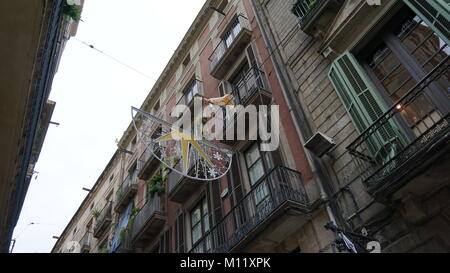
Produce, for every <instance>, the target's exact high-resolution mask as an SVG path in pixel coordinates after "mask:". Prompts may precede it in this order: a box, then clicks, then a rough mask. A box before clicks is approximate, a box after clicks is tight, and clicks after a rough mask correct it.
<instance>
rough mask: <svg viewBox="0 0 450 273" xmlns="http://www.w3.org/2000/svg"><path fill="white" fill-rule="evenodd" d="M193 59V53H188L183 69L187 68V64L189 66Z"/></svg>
mask: <svg viewBox="0 0 450 273" xmlns="http://www.w3.org/2000/svg"><path fill="white" fill-rule="evenodd" d="M190 61H191V54H190V53H188V55H187V56H186V58H184V60H183V69H184V68H186V66H188V64H189V62H190Z"/></svg>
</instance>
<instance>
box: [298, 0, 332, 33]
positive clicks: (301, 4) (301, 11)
mask: <svg viewBox="0 0 450 273" xmlns="http://www.w3.org/2000/svg"><path fill="white" fill-rule="evenodd" d="M324 2H325V0H298V1H297V2H296V3H295V5H294V7H293V8H292V13H294V14H295V16H297V17H298V22H299V24H300V26H302V27H303V26H304V25H305V24H306V22H308V20H309V19H310V18H311V16H312V15H313V14H314V12H315V11H316V10H317V9H318V8H319V6H320V5H322V4H323V3H324Z"/></svg>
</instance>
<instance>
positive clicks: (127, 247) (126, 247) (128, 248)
mask: <svg viewBox="0 0 450 273" xmlns="http://www.w3.org/2000/svg"><path fill="white" fill-rule="evenodd" d="M115 253H133V247H132V245H131V238H130V234H129V232H125V236H124V238H123V241H122V239H121V241H120V244H119V246H118V247H117V249H116V251H115Z"/></svg>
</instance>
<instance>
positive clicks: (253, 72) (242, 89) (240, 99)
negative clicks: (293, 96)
mask: <svg viewBox="0 0 450 273" xmlns="http://www.w3.org/2000/svg"><path fill="white" fill-rule="evenodd" d="M258 90H265V91H269V86H268V84H267V78H266V75H265V74H264V72H263V71H262V70H260V69H258V68H256V67H252V68H251V69H250V70H249V71H248V72H247V73H246V74H245V76H244V77H243V78H242V79H241V80H240V81H239V82H238V83H237V84H236V85H234V86H233V96H234V100H235V104H236V105H239V104H240V105H247V103H248V102H249V100H250V99H251V98H252V97H253V96H254V95H255V94H256V93H257V92H258Z"/></svg>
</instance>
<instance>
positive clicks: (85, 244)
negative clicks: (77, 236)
mask: <svg viewBox="0 0 450 273" xmlns="http://www.w3.org/2000/svg"><path fill="white" fill-rule="evenodd" d="M91 242H92V234H91V233H90V232H86V234H84V236H83V238H81V240H80V247H81V251H82V252H83V251H84V250H86V249H90V247H91Z"/></svg>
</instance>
